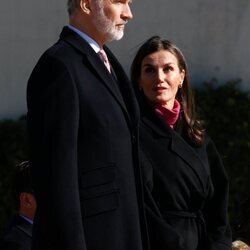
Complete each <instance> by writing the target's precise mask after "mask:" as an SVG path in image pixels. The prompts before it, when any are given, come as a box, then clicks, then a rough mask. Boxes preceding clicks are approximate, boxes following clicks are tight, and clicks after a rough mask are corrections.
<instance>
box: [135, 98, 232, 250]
mask: <svg viewBox="0 0 250 250" xmlns="http://www.w3.org/2000/svg"><path fill="white" fill-rule="evenodd" d="M179 119H180V118H179ZM179 122H180V123H181V121H179ZM179 128H180V124H179ZM180 130H181V129H180ZM140 144H141V149H142V159H143V162H142V169H143V179H144V185H145V203H146V209H147V221H148V228H149V237H150V244H151V249H152V250H166V249H167V250H184V249H185V250H196V249H200V250H205V249H209V250H212V249H213V250H215V249H216V250H226V249H228V250H229V249H231V231H230V227H229V223H228V219H227V205H228V180H227V177H226V174H225V171H224V167H223V164H222V162H221V159H220V157H219V154H218V152H217V150H216V148H215V146H214V144H213V142H212V141H211V139H210V138H209V137H208V136H206V141H205V145H204V146H202V147H201V148H196V147H194V146H192V145H191V144H189V143H188V142H187V141H186V140H185V139H184V138H183V137H182V136H181V134H180V133H179V132H178V131H175V130H173V129H171V128H170V127H169V126H168V125H167V123H166V122H165V120H163V118H162V117H160V115H158V114H156V113H155V112H154V111H153V110H152V108H151V107H149V105H147V104H146V103H144V102H142V103H141V125H140Z"/></svg>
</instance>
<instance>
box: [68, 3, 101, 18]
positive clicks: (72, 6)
mask: <svg viewBox="0 0 250 250" xmlns="http://www.w3.org/2000/svg"><path fill="white" fill-rule="evenodd" d="M80 1H81V0H68V2H67V7H68V14H69V15H72V13H73V12H74V11H75V10H76V9H77V7H78V6H79V5H80ZM94 1H95V2H96V3H97V4H99V6H100V4H101V3H102V1H103V0H94Z"/></svg>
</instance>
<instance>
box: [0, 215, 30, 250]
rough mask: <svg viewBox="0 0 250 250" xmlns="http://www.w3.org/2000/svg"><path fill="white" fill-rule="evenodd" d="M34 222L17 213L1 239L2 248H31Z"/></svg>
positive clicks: (24, 249)
mask: <svg viewBox="0 0 250 250" xmlns="http://www.w3.org/2000/svg"><path fill="white" fill-rule="evenodd" d="M31 239H32V224H30V223H29V222H28V221H26V220H25V219H23V218H22V217H20V216H19V215H16V216H14V217H13V219H12V220H11V222H10V224H9V225H8V227H7V228H6V231H5V232H4V234H3V236H2V237H1V240H0V249H1V250H30V249H31Z"/></svg>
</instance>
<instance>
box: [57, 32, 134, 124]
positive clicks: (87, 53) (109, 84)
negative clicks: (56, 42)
mask: <svg viewBox="0 0 250 250" xmlns="http://www.w3.org/2000/svg"><path fill="white" fill-rule="evenodd" d="M60 38H61V39H62V40H64V41H65V42H67V43H69V44H70V45H71V46H73V47H74V48H76V49H77V50H78V51H80V52H81V53H82V54H83V61H84V63H86V64H88V65H89V67H91V69H92V71H93V72H94V73H95V74H96V75H97V76H99V79H100V82H101V83H102V84H104V85H105V87H106V88H107V89H108V91H109V92H110V94H111V95H112V96H113V98H114V99H115V100H116V101H117V102H118V104H119V105H120V106H121V108H122V110H123V111H124V113H125V114H126V116H127V117H128V119H129V121H131V119H130V115H129V113H128V110H127V107H126V104H125V102H124V99H123V97H122V95H121V92H120V91H119V89H118V87H117V83H116V82H115V80H114V78H113V76H112V75H111V74H110V73H109V72H108V71H107V69H106V67H105V65H104V64H103V62H102V61H101V59H100V58H99V57H98V55H97V54H96V53H95V51H94V50H93V49H92V48H91V46H90V45H89V44H88V43H87V42H86V41H85V40H84V39H82V38H81V37H80V36H79V35H78V34H76V33H75V32H74V31H72V30H70V29H69V28H68V27H64V28H63V31H62V33H61V35H60ZM110 54H111V52H109V55H108V57H110ZM111 65H112V62H111ZM112 67H113V68H115V67H116V65H112ZM116 74H117V72H116ZM124 74H125V73H124ZM119 80H120V79H119Z"/></svg>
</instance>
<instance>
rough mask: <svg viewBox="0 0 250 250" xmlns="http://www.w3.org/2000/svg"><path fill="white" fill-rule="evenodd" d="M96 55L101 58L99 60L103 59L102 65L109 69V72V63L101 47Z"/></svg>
mask: <svg viewBox="0 0 250 250" xmlns="http://www.w3.org/2000/svg"><path fill="white" fill-rule="evenodd" d="M98 55H99V57H100V58H101V60H102V61H103V63H104V65H105V66H106V68H107V70H108V71H109V73H111V67H110V63H109V60H108V57H107V54H106V52H105V51H104V50H103V49H101V50H100V51H99V52H98Z"/></svg>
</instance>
